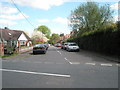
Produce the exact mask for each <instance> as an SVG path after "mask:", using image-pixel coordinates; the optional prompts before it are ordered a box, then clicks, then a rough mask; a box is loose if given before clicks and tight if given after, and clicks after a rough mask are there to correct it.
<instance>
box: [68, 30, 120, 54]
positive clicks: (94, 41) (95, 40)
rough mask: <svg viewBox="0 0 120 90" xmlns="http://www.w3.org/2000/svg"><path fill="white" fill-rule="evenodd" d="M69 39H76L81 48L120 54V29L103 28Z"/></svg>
mask: <svg viewBox="0 0 120 90" xmlns="http://www.w3.org/2000/svg"><path fill="white" fill-rule="evenodd" d="M68 41H75V42H76V43H78V45H79V46H80V47H81V49H85V50H90V51H95V52H100V53H104V54H110V55H111V54H112V55H117V56H120V31H113V30H104V31H103V30H102V31H97V32H94V33H91V34H89V35H84V36H79V37H77V38H74V39H71V40H68Z"/></svg>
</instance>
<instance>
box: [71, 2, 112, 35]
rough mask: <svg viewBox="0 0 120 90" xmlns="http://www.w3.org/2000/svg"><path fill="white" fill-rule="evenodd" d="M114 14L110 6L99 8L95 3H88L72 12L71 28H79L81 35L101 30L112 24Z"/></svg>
mask: <svg viewBox="0 0 120 90" xmlns="http://www.w3.org/2000/svg"><path fill="white" fill-rule="evenodd" d="M112 13H113V11H111V10H110V8H109V6H108V5H103V6H99V4H97V3H95V2H87V3H85V4H81V5H80V6H79V7H78V8H77V9H75V10H74V11H72V12H71V15H70V17H69V21H70V26H71V27H72V28H73V29H77V28H79V30H80V33H83V32H86V31H91V30H101V29H104V28H105V27H106V25H107V26H108V24H111V22H112V20H111V18H112Z"/></svg>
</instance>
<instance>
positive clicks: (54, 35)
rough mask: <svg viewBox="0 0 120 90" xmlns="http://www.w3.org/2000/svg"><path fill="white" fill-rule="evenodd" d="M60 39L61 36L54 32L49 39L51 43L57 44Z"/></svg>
mask: <svg viewBox="0 0 120 90" xmlns="http://www.w3.org/2000/svg"><path fill="white" fill-rule="evenodd" d="M59 39H60V36H59V35H58V34H55V33H53V34H52V36H51V38H50V40H49V43H51V44H55V43H57V42H58V41H59Z"/></svg>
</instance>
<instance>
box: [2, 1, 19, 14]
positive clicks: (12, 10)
mask: <svg viewBox="0 0 120 90" xmlns="http://www.w3.org/2000/svg"><path fill="white" fill-rule="evenodd" d="M0 9H1V14H13V13H18V10H17V9H16V8H13V7H10V6H5V5H3V4H1V3H0Z"/></svg>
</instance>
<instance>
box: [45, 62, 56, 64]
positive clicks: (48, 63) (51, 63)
mask: <svg viewBox="0 0 120 90" xmlns="http://www.w3.org/2000/svg"><path fill="white" fill-rule="evenodd" d="M44 63H45V64H53V63H54V62H44Z"/></svg>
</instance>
